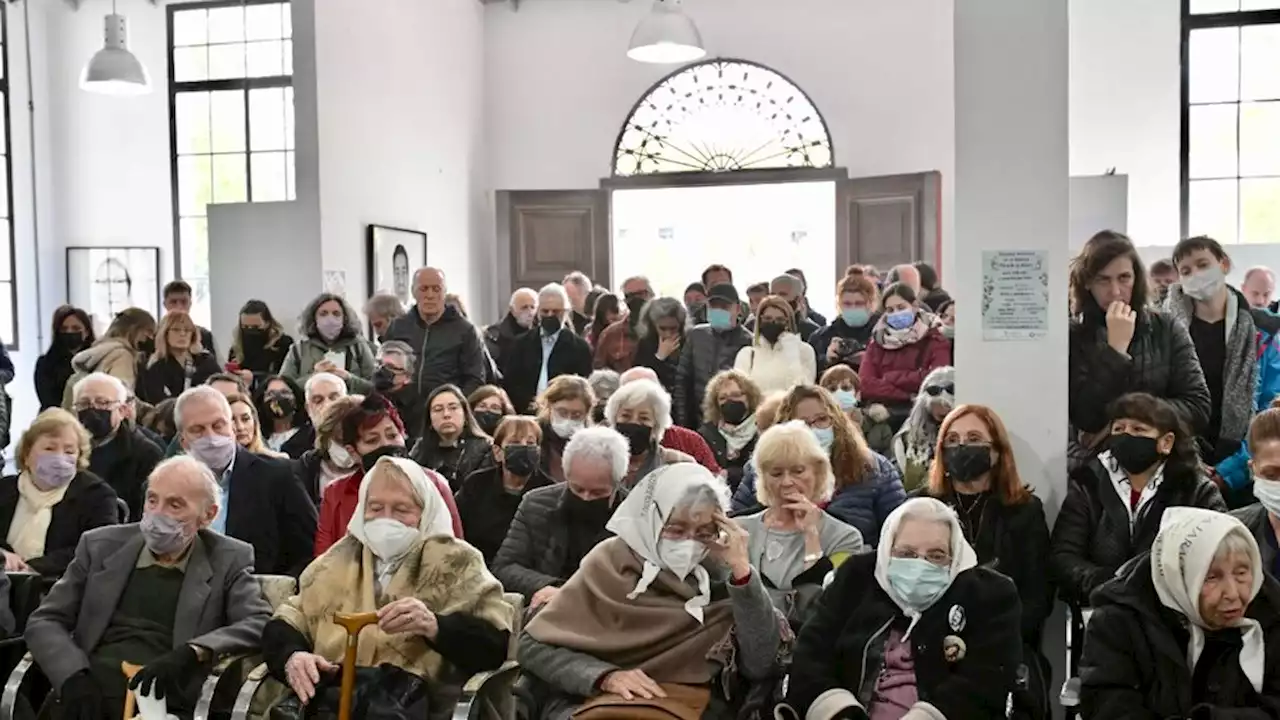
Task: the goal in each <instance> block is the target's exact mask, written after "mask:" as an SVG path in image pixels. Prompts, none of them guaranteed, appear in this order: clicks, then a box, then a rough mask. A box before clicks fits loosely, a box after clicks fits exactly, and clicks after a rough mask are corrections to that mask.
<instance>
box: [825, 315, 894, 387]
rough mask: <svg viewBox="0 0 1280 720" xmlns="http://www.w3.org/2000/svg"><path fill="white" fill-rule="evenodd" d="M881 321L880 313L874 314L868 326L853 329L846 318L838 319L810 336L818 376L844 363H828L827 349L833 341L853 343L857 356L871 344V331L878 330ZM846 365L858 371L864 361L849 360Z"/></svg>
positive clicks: (838, 361)
mask: <svg viewBox="0 0 1280 720" xmlns="http://www.w3.org/2000/svg"><path fill="white" fill-rule="evenodd" d="M879 321H880V313H872V314H871V319H870V320H867V324H866V325H863V326H862V327H852V326H849V325H846V324H845V322H844V318H841V317H837V318H836V319H835V320H832V321H831V324H830V325H827V326H826V327H824V328H822V329H821V330H819V331H818V332H816V333H814V334H813V335H810V336H809V344H810V345H812V346H813V354H814V356H815V357H816V358H817V359H818V375H819V376H821V375H822V373H824V372H826V371H827V368H829V367H831V366H832V365H834V364H837V363H840V362H844V360H837V361H836V363H831V362H828V361H827V348H829V347H830V346H831V343H832V341H834V340H835V339H836V338H844V339H845V340H850V341H852V342H853V343H855V344H854V345H853V346H852V350H853V351H854V354H855V355H856V354H857V353H860V352H863V351H865V350H866V349H867V346H868V345H870V344H871V331H872V330H875V329H876V323H877V322H879ZM845 364H846V365H848V366H849V367H851V368H853V369H854V370H857V369H858V367H859V366H860V365H862V361H861V360H860V359H859V360H858V361H857V362H854V361H853V358H849V360H848V362H846V363H845Z"/></svg>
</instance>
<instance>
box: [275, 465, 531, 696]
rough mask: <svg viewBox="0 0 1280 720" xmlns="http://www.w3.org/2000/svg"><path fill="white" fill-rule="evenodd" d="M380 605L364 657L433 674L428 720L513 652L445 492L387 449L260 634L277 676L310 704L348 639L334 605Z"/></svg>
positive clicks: (502, 613) (502, 616) (498, 607)
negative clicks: (343, 529) (343, 520)
mask: <svg viewBox="0 0 1280 720" xmlns="http://www.w3.org/2000/svg"><path fill="white" fill-rule="evenodd" d="M365 612H377V614H378V624H377V626H376V627H370V628H366V629H365V630H364V632H363V633H361V636H360V643H359V653H358V655H357V659H356V664H357V665H358V666H360V667H377V666H379V665H382V664H384V663H389V664H391V665H394V666H396V667H398V668H401V669H403V670H406V671H408V672H410V673H412V674H414V675H417V676H418V677H420V678H422V679H424V680H426V681H427V684H428V687H429V689H430V690H431V695H432V697H431V698H430V700H431V702H430V715H429V716H428V717H429V718H432V719H434V718H437V717H445V718H447V717H452V712H453V707H454V705H455V704H456V699H457V694H458V692H459V691H460V687H458V686H457V684H456V683H458V682H460V681H461V680H462V679H465V678H466V677H469V676H471V675H473V674H475V673H477V672H482V671H485V670H493V669H495V668H497V667H499V666H500V665H501V664H502V663H503V661H505V660H506V656H507V647H508V643H509V640H508V638H509V636H510V630H511V627H510V617H511V610H510V607H509V606H508V605H507V604H506V603H505V602H504V601H503V599H502V585H501V584H500V583H499V582H498V581H497V579H496V578H494V577H493V575H491V574H490V573H489V571H488V569H486V568H485V565H484V558H483V557H482V556H481V555H480V552H479V551H478V550H476V549H475V548H473V547H472V546H470V545H468V544H467V543H465V542H463V541H461V540H458V539H457V538H455V537H454V534H453V524H452V520H451V518H450V514H449V510H448V508H447V506H446V505H445V503H444V500H443V499H442V498H441V496H440V491H439V489H438V488H437V487H436V485H435V484H434V483H432V482H431V480H430V479H428V477H427V475H426V473H425V472H424V471H423V469H422V468H421V467H420V466H418V465H417V464H416V463H414V462H413V461H411V460H408V459H405V458H399V457H389V456H387V457H382V458H380V459H379V460H378V461H377V463H376V464H375V465H374V466H373V468H372V469H371V470H370V471H369V472H368V473H367V474H365V476H364V479H363V481H362V482H361V483H360V490H359V500H358V504H357V506H356V510H355V513H354V514H353V515H352V516H351V522H350V524H349V525H348V527H347V534H346V536H345V537H343V538H342V539H341V540H340V541H338V542H337V543H336V544H334V545H333V546H332V547H330V548H329V549H328V550H327V551H325V553H324V554H323V555H321V556H320V557H318V558H316V559H315V560H314V561H313V562H312V563H311V565H309V566H308V567H307V569H306V570H305V571H304V572H303V573H302V578H301V591H300V592H299V593H298V594H297V595H295V596H293V597H291V598H289V599H288V600H287V601H286V602H285V603H284V604H283V605H281V607H280V608H279V609H278V610H277V611H276V615H275V617H274V618H273V619H272V620H271V621H270V622H269V623H268V624H267V628H266V629H265V630H264V632H263V638H262V650H263V655H264V657H265V659H266V661H267V667H268V668H269V669H270V671H271V673H272V675H273V676H274V677H275V678H276V679H277V680H280V681H281V682H284V683H286V684H288V685H289V687H290V688H291V689H292V690H293V691H294V693H295V694H296V695H297V696H298V698H299V699H301V700H302V701H303V702H304V703H305V702H307V701H309V700H310V699H311V698H313V697H315V696H316V695H317V692H318V688H320V687H322V686H326V685H331V684H332V682H333V681H334V680H336V677H337V673H336V671H337V668H338V666H337V663H338V661H339V660H341V659H342V656H343V652H344V650H345V648H346V645H347V632H346V630H344V629H343V628H342V627H341V626H339V625H337V624H335V623H334V622H333V616H334V614H335V613H365Z"/></svg>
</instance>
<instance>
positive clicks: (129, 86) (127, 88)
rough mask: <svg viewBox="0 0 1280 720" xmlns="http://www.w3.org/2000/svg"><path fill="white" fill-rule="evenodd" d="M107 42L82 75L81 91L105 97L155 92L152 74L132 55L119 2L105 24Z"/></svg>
mask: <svg viewBox="0 0 1280 720" xmlns="http://www.w3.org/2000/svg"><path fill="white" fill-rule="evenodd" d="M103 24H104V26H105V36H106V41H105V43H104V44H103V48H102V49H101V50H99V51H98V52H96V53H94V55H93V57H92V58H90V59H89V62H88V63H87V64H86V65H85V66H84V72H82V73H81V74H80V89H81V90H85V91H87V92H92V93H101V94H103V95H120V96H129V95H145V94H147V93H149V92H151V75H150V74H149V73H148V72H147V69H146V68H145V67H143V66H142V63H141V62H140V61H139V60H138V58H137V57H136V56H135V55H134V54H133V53H131V52H129V46H128V38H127V26H126V22H125V17H124V16H123V15H119V14H117V13H116V3H115V0H112V2H111V14H110V15H108V16H107V17H106V19H105V21H104V23H103Z"/></svg>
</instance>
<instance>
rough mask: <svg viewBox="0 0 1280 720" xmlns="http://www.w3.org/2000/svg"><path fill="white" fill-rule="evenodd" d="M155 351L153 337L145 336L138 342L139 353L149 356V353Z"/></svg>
mask: <svg viewBox="0 0 1280 720" xmlns="http://www.w3.org/2000/svg"><path fill="white" fill-rule="evenodd" d="M155 351H156V339H155V338H147V339H146V340H143V341H142V342H140V343H138V352H140V353H143V354H145V355H148V356H149V355H153V354H155Z"/></svg>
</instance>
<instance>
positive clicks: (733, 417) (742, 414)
mask: <svg viewBox="0 0 1280 720" xmlns="http://www.w3.org/2000/svg"><path fill="white" fill-rule="evenodd" d="M720 417H722V418H724V421H725V422H727V423H729V424H730V425H737V424H739V423H741V422H742V421H743V420H746V419H747V404H746V403H744V402H742V401H741V400H730V401H729V402H726V403H721V404H720Z"/></svg>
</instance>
